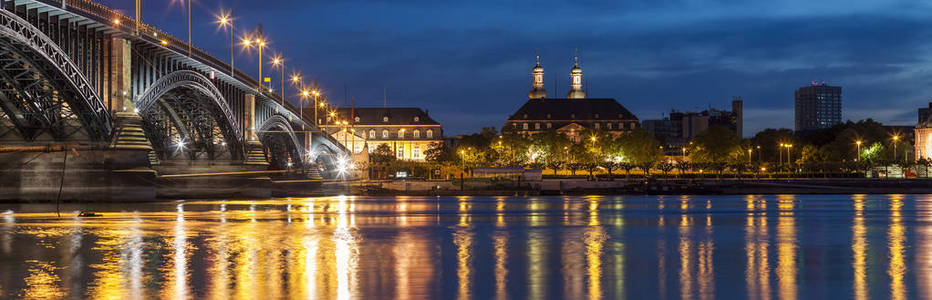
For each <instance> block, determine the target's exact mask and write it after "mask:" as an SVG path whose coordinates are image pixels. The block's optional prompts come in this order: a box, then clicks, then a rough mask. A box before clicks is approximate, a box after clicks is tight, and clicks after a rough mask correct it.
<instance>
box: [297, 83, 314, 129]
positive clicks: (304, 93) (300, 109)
mask: <svg viewBox="0 0 932 300" xmlns="http://www.w3.org/2000/svg"><path fill="white" fill-rule="evenodd" d="M310 95H311V92H310V91H308V90H301V99H300V100H299V101H298V102H299V103H298V113H299V114H301V121H302V122H301V130H305V129H304V122H303V121H304V100H305V99H307V97H308V96H310ZM315 119H316V118H315ZM315 122H316V121H315Z"/></svg>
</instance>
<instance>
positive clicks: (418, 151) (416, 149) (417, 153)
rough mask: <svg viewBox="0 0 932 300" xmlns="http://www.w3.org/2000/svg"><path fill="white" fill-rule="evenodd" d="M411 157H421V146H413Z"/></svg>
mask: <svg viewBox="0 0 932 300" xmlns="http://www.w3.org/2000/svg"><path fill="white" fill-rule="evenodd" d="M411 157H413V158H421V146H417V145H415V146H414V152H411Z"/></svg>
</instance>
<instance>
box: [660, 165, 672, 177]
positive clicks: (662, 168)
mask: <svg viewBox="0 0 932 300" xmlns="http://www.w3.org/2000/svg"><path fill="white" fill-rule="evenodd" d="M673 168H674V165H673V163H670V162H667V161H665V162H661V163H659V164H657V169H660V171H661V172H663V177H667V173H668V172H670V171H673Z"/></svg>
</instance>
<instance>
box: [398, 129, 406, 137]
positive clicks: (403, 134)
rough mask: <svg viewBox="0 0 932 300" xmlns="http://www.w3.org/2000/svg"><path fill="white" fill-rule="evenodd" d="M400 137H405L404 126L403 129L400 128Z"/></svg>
mask: <svg viewBox="0 0 932 300" xmlns="http://www.w3.org/2000/svg"><path fill="white" fill-rule="evenodd" d="M398 138H399V139H403V138H405V130H404V128H402V129H401V130H398Z"/></svg>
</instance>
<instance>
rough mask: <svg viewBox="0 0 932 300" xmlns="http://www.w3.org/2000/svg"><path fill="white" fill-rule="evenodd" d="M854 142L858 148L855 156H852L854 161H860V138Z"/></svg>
mask: <svg viewBox="0 0 932 300" xmlns="http://www.w3.org/2000/svg"><path fill="white" fill-rule="evenodd" d="M854 143H855V144H857V145H858V148H857V151H858V153H857V156H856V157H855V158H854V161H861V140H857V141H855V142H854Z"/></svg>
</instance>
